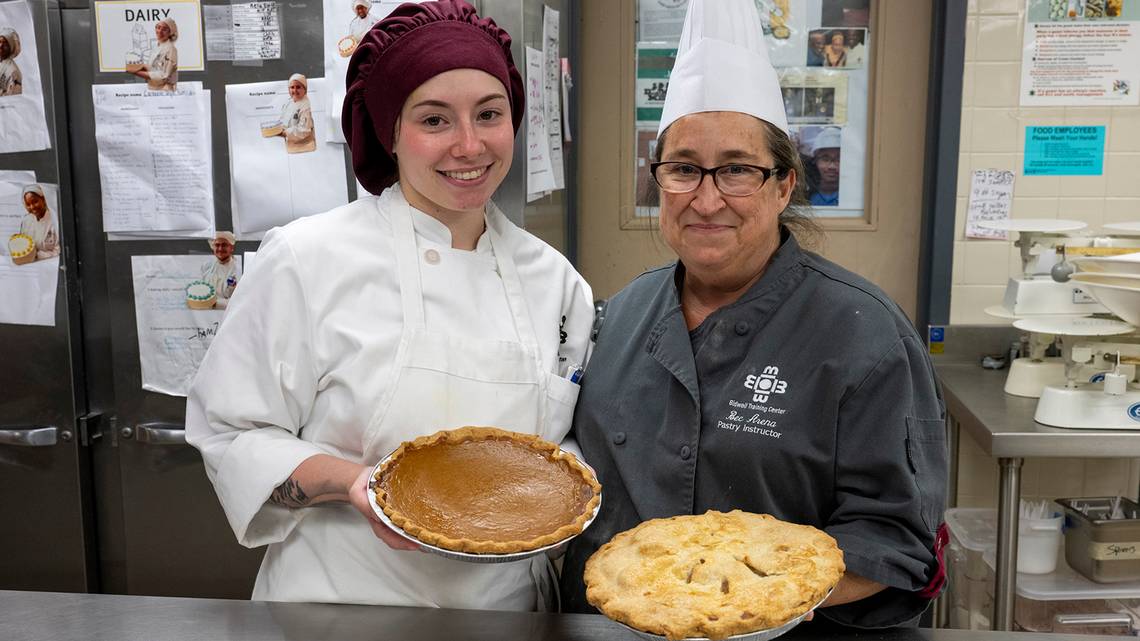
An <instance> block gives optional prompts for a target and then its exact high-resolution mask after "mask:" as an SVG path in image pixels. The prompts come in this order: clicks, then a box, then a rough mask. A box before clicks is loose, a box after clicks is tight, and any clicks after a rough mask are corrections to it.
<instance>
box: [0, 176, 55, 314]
mask: <svg viewBox="0 0 1140 641" xmlns="http://www.w3.org/2000/svg"><path fill="white" fill-rule="evenodd" d="M58 216H59V189H58V188H57V187H56V185H51V184H48V183H41V182H37V181H36V175H35V173H33V172H31V171H0V237H2V238H3V239H4V243H3V245H0V301H3V304H0V323H11V324H16V325H48V326H51V325H55V295H56V289H57V281H58V279H59V259H60V253H61V249H62V243H61V242H60V236H59V218H58Z"/></svg>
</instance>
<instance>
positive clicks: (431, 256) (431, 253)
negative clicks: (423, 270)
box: [424, 249, 439, 265]
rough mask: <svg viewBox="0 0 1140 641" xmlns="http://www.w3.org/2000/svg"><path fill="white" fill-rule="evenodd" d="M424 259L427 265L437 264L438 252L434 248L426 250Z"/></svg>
mask: <svg viewBox="0 0 1140 641" xmlns="http://www.w3.org/2000/svg"><path fill="white" fill-rule="evenodd" d="M424 260H426V261H427V264H429V265H438V264H439V252H437V251H436V250H434V249H429V250H427V251H426V252H424Z"/></svg>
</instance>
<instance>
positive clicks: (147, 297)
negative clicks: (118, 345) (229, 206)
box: [131, 246, 242, 396]
mask: <svg viewBox="0 0 1140 641" xmlns="http://www.w3.org/2000/svg"><path fill="white" fill-rule="evenodd" d="M231 247H232V246H231ZM226 258H227V262H231V263H233V266H232V268H231V269H230V277H229V278H227V279H225V280H223V281H221V282H218V281H217V280H216V279H214V278H213V276H215V275H216V274H218V273H220V272H221V271H223V270H221V269H219V268H218V262H219V260H220V259H221V257H219V256H217V255H216V254H215V255H204V254H203V255H188V256H132V257H131V272H132V280H133V282H134V293H135V296H134V300H135V323H136V325H137V326H138V336H139V365H140V368H141V371H142V387H143V389H145V390H150V391H152V392H159V393H162V394H169V395H171V396H186V392H187V391H188V390H189V389H190V381H191V380H193V379H194V374H195V373H196V372H197V371H198V366H199V365H201V364H202V359H203V358H204V357H205V356H206V350H207V349H208V348H209V347H210V343H212V342H213V341H214V336H215V335H217V333H218V327H219V326H220V325H221V322H222V317H223V316H224V315H225V306H224V303H223V300H224V299H225V297H226V295H232V294H233V291H234V290H235V289H236V288H237V281H238V279H240V278H241V273H242V269H241V258H240V257H238V256H227V257H226Z"/></svg>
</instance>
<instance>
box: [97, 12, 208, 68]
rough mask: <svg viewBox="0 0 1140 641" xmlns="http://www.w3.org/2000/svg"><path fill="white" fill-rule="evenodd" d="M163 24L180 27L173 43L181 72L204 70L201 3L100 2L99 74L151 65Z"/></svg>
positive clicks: (98, 35) (98, 15)
mask: <svg viewBox="0 0 1140 641" xmlns="http://www.w3.org/2000/svg"><path fill="white" fill-rule="evenodd" d="M163 20H172V21H173V22H174V24H175V25H176V26H177V33H176V34H175V35H174V39H173V40H172V43H173V45H174V46H175V48H176V50H177V57H176V58H175V60H176V61H177V67H178V70H180V71H202V70H203V69H205V68H206V59H205V56H204V55H203V47H202V6H201V3H200V2H199V0H165V1H163V2H128V1H125V0H97V1H96V2H95V34H96V38H97V40H98V43H99V71H102V72H114V71H125V72H133V71H134V70H135V67H137V66H143V65H146V64H147V63H149V62H150V61H151V59H152V58H153V56H154V53H155V52H156V51H158V48H159V45H160V44H161V42H160V40H159V36H158V35H157V34H156V32H155V26H156V25H157V24H158V23H159V22H161V21H163ZM128 66H130V68H129V69H128ZM142 68H145V66H143V67H142Z"/></svg>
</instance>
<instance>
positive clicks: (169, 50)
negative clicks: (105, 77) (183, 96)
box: [131, 18, 178, 91]
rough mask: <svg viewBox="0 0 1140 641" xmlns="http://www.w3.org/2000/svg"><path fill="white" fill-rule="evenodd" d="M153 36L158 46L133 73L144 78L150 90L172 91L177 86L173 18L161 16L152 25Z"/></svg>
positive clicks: (176, 32)
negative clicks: (147, 59) (161, 17)
mask: <svg viewBox="0 0 1140 641" xmlns="http://www.w3.org/2000/svg"><path fill="white" fill-rule="evenodd" d="M154 37H155V38H156V39H157V40H158V46H157V47H155V48H154V52H153V53H152V54H151V57H150V61H149V62H148V63H147V64H146V66H145V67H144V68H142V69H139V70H137V71H132V72H131V73H133V74H134V75H136V76H138V77H139V78H142V79H143V80H146V86H147V88H148V89H150V90H152V91H174V90H175V89H177V88H178V47H176V46H175V44H174V43H175V42H177V41H178V23H176V22H175V21H174V18H163V19H162V20H159V21H158V22H157V23H155V25H154Z"/></svg>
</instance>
